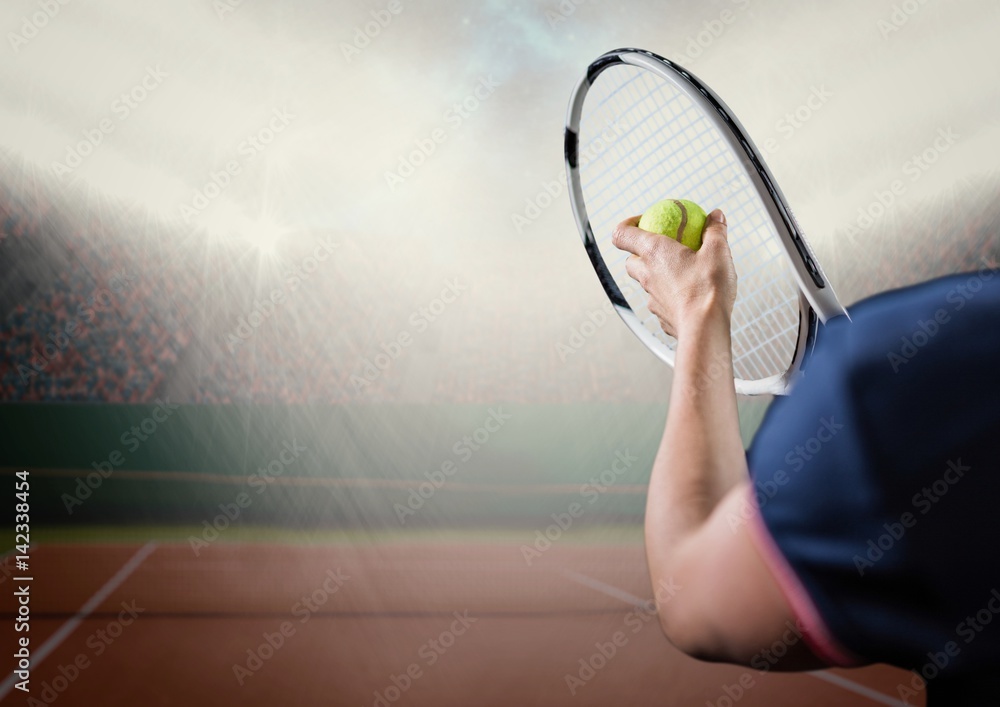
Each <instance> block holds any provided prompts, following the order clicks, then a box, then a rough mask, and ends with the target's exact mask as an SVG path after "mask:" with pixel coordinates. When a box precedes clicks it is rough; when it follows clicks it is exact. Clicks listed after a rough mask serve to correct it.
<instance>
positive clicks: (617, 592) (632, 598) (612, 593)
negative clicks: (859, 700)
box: [561, 570, 910, 707]
mask: <svg viewBox="0 0 1000 707" xmlns="http://www.w3.org/2000/svg"><path fill="white" fill-rule="evenodd" d="M561 574H562V575H563V576H565V577H567V578H569V579H572V580H573V581H574V582H576V583H577V584H582V585H584V586H585V587H590V588H591V589H593V590H595V591H598V592H601V593H602V594H607V595H608V596H609V597H614V598H615V599H621V600H622V601H624V602H625V603H627V604H632V605H633V606H636V607H648V606H649V603H650V601H652V600H650V599H642V598H640V597H637V596H636V595H634V594H630V593H629V592H626V591H625V590H624V589H619V588H618V587H614V586H612V585H610V584H606V583H605V582H602V581H601V580H599V579H594V578H593V577H588V576H587V575H585V574H580V573H579V572H574V571H573V570H562V571H561ZM806 675H809V676H811V677H814V678H816V679H817V680H823V681H824V682H828V683H831V684H833V685H836V686H837V687H841V688H843V689H845V690H848V691H849V692H853V693H855V694H857V695H861V696H863V697H867V698H868V699H870V700H874V701H875V702H881V703H882V704H884V705H893V707H910V706H909V705H907V703H905V702H900V701H899V700H897V699H893V698H892V697H889V696H888V695H886V694H883V693H881V692H879V691H878V690H873V689H871V688H870V687H867V686H865V685H862V684H860V683H857V682H854V681H853V680H848V679H847V678H844V677H841V676H840V675H834V674H833V673H829V672H819V671H814V672H809V673H806Z"/></svg>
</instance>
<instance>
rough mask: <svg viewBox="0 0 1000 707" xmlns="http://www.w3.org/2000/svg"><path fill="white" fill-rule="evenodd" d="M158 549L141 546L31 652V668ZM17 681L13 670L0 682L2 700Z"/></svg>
mask: <svg viewBox="0 0 1000 707" xmlns="http://www.w3.org/2000/svg"><path fill="white" fill-rule="evenodd" d="M155 549H156V543H155V542H153V541H150V542H148V543H146V544H145V545H143V546H142V547H141V548H139V549H138V550H137V551H136V553H135V554H134V555H132V557H131V558H129V561H128V562H126V563H125V564H124V565H122V567H121V569H119V570H118V571H117V572H115V573H114V575H112V577H111V579H109V580H108V581H107V582H105V583H104V586H103V587H101V588H100V589H98V590H97V593H96V594H94V596H92V597H90V599H88V600H87V603H86V604H84V605H83V606H81V607H80V610H79V611H77V612H76V615H75V616H73V618H71V619H70V620H69V621H67V622H66V623H64V624H63V625H62V626H60V627H59V630H58V631H56V632H55V633H53V634H52V635H51V636H49V640H47V641H46V642H45V643H43V644H42V647H41V648H39V649H38V650H37V651H34V652H33V653H32V654H31V669H32V670H34V669H36V668H37V667H38V665H39V663H41V662H42V661H43V660H45V659H46V658H47V657H48V656H49V654H50V653H52V651H54V650H55V649H56V648H58V647H59V644H60V643H62V642H63V641H64V640H66V637H67V636H69V635H70V634H71V633H73V631H74V630H75V629H76V627H77V626H79V625H80V624H81V623H83V620H84V619H86V618H87V617H88V616H89V615H90V613H91V612H92V611H93V610H94V609H96V608H97V607H98V606H100V604H101V602H102V601H104V600H105V599H107V598H108V595H109V594H111V592H113V591H114V590H115V589H117V588H118V587H119V586H120V585H121V583H122V582H124V581H125V580H126V579H128V576H129V575H130V574H132V573H133V572H134V571H135V569H136V568H137V567H138V566H139V565H141V564H142V562H143V560H145V559H146V558H147V557H149V555H150V554H151V553H152V552H153V550H155ZM15 682H17V678H16V676H15V675H14V673H13V672H11V674H10V675H8V676H7V679H6V680H4V681H3V682H2V683H0V700H2V699H3V698H4V697H6V696H7V693H9V692H10V691H11V690H12V689H13V688H14V683H15Z"/></svg>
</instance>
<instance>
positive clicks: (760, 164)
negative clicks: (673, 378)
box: [564, 49, 846, 395]
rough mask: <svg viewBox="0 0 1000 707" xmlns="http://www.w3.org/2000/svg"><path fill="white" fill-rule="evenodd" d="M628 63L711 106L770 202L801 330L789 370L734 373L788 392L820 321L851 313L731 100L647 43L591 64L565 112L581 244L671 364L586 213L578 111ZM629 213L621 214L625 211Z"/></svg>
mask: <svg viewBox="0 0 1000 707" xmlns="http://www.w3.org/2000/svg"><path fill="white" fill-rule="evenodd" d="M620 64H629V65H631V66H635V67H638V68H641V69H645V70H647V71H651V72H652V73H654V74H656V75H657V76H659V77H660V78H662V79H663V80H665V81H667V82H669V83H670V84H672V85H673V86H674V87H675V88H677V90H679V91H681V92H682V93H684V95H686V96H687V97H688V98H689V99H690V100H691V101H692V102H693V103H694V104H695V105H696V106H698V107H699V108H701V110H703V111H704V112H705V115H706V116H707V117H708V118H709V119H710V120H712V121H713V123H714V124H715V126H716V127H717V128H718V129H719V132H720V133H721V135H722V136H723V138H724V139H725V140H726V142H727V143H728V144H729V147H730V148H731V149H732V150H733V153H734V154H735V155H737V156H738V157H739V158H740V160H741V162H742V163H743V167H744V168H745V169H746V172H747V174H748V175H749V177H750V180H751V183H752V184H753V186H754V188H755V189H756V190H757V193H758V195H759V196H760V198H761V201H762V202H763V203H764V205H765V206H766V208H767V212H768V215H769V216H770V217H771V220H772V221H773V222H774V224H775V226H776V231H777V233H778V236H779V240H780V242H781V245H782V247H783V248H784V251H785V253H786V255H787V256H788V258H789V260H790V262H791V263H792V266H793V268H792V269H793V272H794V274H795V279H796V282H797V284H798V288H799V334H798V338H797V341H796V345H795V352H794V354H793V356H792V360H791V362H790V364H789V367H788V369H787V370H786V371H785V372H784V373H780V374H776V375H773V376H769V377H767V378H761V379H758V380H744V379H742V378H735V379H734V382H735V385H736V392H737V393H739V394H741V395H762V394H774V395H784V394H786V393H787V392H788V390H789V387H790V385H791V382H792V378H793V377H794V375H795V374H796V372H797V371H798V370H799V369H800V368H801V367H802V363H803V359H804V358H805V353H806V351H807V350H809V349H811V348H812V347H813V346H814V345H815V337H816V332H817V330H818V323H819V322H822V323H824V324H825V323H826V321H827V320H828V319H830V318H831V317H835V316H838V315H841V314H846V311H845V310H844V307H843V305H841V303H840V300H838V299H837V294H836V293H835V292H834V291H833V287H832V285H831V284H830V281H829V280H828V279H827V277H826V275H825V274H824V273H823V270H822V268H821V267H820V264H819V261H817V260H816V257H815V256H814V255H813V254H812V251H811V249H810V248H809V245H808V243H807V242H806V240H805V237H804V236H803V234H802V230H801V229H800V228H799V226H798V223H797V222H796V221H795V217H794V216H793V215H792V211H791V209H790V208H789V207H788V203H787V201H786V200H785V197H784V194H782V192H781V189H780V188H779V187H778V184H777V182H776V181H775V180H774V177H773V176H772V174H771V171H770V170H769V169H768V168H767V165H766V164H765V163H764V158H763V157H762V156H761V154H760V151H759V150H758V149H757V147H756V145H754V143H753V141H752V140H751V139H750V137H749V136H748V135H747V132H746V130H745V129H744V128H743V125H742V124H741V123H740V122H739V120H738V119H737V118H736V116H735V114H734V113H733V112H732V110H730V108H729V107H728V106H727V105H726V104H725V103H724V102H723V101H722V99H721V98H719V97H718V96H717V95H716V94H715V92H713V91H712V89H710V88H709V87H708V86H706V85H705V84H704V83H703V82H702V81H700V80H699V79H698V78H697V77H696V76H694V75H693V74H692V73H691V72H689V71H687V70H686V69H684V68H683V67H681V66H679V65H677V64H675V63H673V62H671V61H670V60H668V59H665V58H663V57H661V56H659V55H657V54H653V53H652V52H648V51H645V50H643V49H616V50H614V51H610V52H607V53H606V54H602V55H601V56H600V57H598V58H597V59H596V60H595V61H594V62H593V63H592V64H591V65H590V66H589V67H588V68H587V73H586V75H584V77H583V78H582V79H580V81H579V82H578V83H577V85H576V87H575V88H574V89H573V94H572V96H571V98H570V102H569V109H568V111H567V115H566V130H565V133H564V145H565V156H566V176H567V181H568V184H569V194H570V203H571V204H572V207H573V216H574V218H575V219H576V224H577V228H578V229H579V231H580V237H581V238H582V239H583V245H584V247H585V248H586V250H587V254H588V255H589V256H590V261H591V264H592V265H593V266H594V270H595V271H596V273H597V277H598V279H599V280H600V282H601V285H602V286H603V287H604V291H605V292H606V293H607V295H608V297H609V298H610V299H611V302H612V304H613V305H614V307H615V310H616V311H617V312H618V314H619V316H620V317H621V318H622V320H623V321H624V322H625V324H627V325H628V327H629V328H630V329H631V330H632V332H633V333H634V334H635V335H636V336H637V337H639V340H640V341H642V343H644V344H645V345H646V347H647V348H649V349H650V351H652V352H653V353H654V354H656V356H658V357H659V358H660V359H661V360H663V361H664V362H665V363H667V364H668V365H670V366H671V367H673V365H674V350H673V349H672V348H670V347H669V346H667V345H666V344H665V343H664V342H662V341H660V340H659V339H657V338H656V337H655V336H654V335H653V334H652V332H650V331H649V330H648V329H647V328H646V327H645V326H644V325H643V323H642V322H641V321H640V319H639V317H638V316H637V315H636V314H635V312H634V311H633V310H632V307H631V306H630V305H629V304H628V302H627V301H626V299H625V297H624V295H623V294H622V292H621V290H620V289H619V287H618V284H617V283H616V282H615V280H614V277H613V276H612V275H611V272H610V271H609V270H608V267H607V264H606V263H605V262H604V257H603V256H602V255H601V251H600V249H599V248H598V245H597V241H596V239H595V238H594V232H593V229H592V228H591V225H590V219H589V217H588V215H587V207H586V204H585V203H584V200H583V187H582V185H581V182H580V169H579V149H578V148H579V134H580V117H581V115H582V114H583V103H584V99H585V98H586V97H587V91H588V90H589V89H590V87H591V86H592V85H593V83H594V81H595V80H596V79H597V77H598V76H599V75H600V74H601V72H603V71H604V70H605V69H607V68H609V67H611V66H615V65H620ZM626 216H628V214H622V218H624V217H626Z"/></svg>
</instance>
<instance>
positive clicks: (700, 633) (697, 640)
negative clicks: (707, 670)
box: [657, 604, 720, 662]
mask: <svg viewBox="0 0 1000 707" xmlns="http://www.w3.org/2000/svg"><path fill="white" fill-rule="evenodd" d="M657 615H658V618H659V622H660V630H661V631H663V635H664V636H666V638H667V640H668V641H670V643H671V645H673V647H674V648H676V649H677V650H679V651H680V652H681V653H684V654H685V655H687V656H690V657H691V658H695V659H696V660H702V661H708V662H717V661H718V660H720V656H719V655H718V654H717V653H716V652H715V651H713V650H712V649H711V647H710V645H709V641H707V640H706V637H705V635H704V633H705V629H704V626H699V625H698V624H697V622H695V621H692V620H691V619H690V617H688V616H685V615H684V614H683V611H682V610H681V609H679V608H678V607H676V606H674V607H671V606H669V605H666V604H665V605H662V606H658V607H657Z"/></svg>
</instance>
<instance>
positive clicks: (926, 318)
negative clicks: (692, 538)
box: [748, 274, 1000, 672]
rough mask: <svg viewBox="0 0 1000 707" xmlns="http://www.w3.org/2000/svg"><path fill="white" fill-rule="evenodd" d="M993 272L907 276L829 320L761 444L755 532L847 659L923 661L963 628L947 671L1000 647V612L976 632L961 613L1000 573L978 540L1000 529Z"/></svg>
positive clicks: (820, 631)
mask: <svg viewBox="0 0 1000 707" xmlns="http://www.w3.org/2000/svg"><path fill="white" fill-rule="evenodd" d="M976 277H979V278H980V281H979V283H978V284H979V287H978V289H977V290H976V295H977V296H976V297H975V298H974V299H965V300H964V303H963V304H962V305H961V306H960V307H959V306H958V305H957V304H956V303H957V302H958V301H959V299H958V296H954V297H953V296H952V295H953V293H955V292H957V291H958V290H957V289H956V288H957V287H959V286H961V285H962V284H963V283H966V281H968V280H970V278H972V279H973V281H974V278H976ZM986 279H988V280H992V282H990V283H987V282H985V281H984V280H983V278H982V277H981V275H980V276H977V275H974V274H973V275H964V276H958V277H955V278H946V279H942V280H938V281H934V282H932V283H928V284H926V285H923V286H918V287H916V288H909V289H907V290H900V291H895V292H893V293H888V294H886V295H881V296H879V297H876V298H873V299H871V300H868V301H866V302H864V303H861V304H860V305H858V306H857V307H856V308H852V311H851V314H852V318H853V321H849V320H848V319H847V318H846V317H841V318H838V319H837V320H834V321H832V322H831V323H829V324H828V325H827V326H826V327H825V328H824V330H823V331H821V332H820V337H821V339H820V345H819V346H817V349H816V351H815V353H814V355H813V356H812V359H811V360H810V361H809V362H808V366H809V367H808V369H807V370H806V372H805V373H804V374H803V375H802V376H801V377H800V379H799V380H798V381H797V384H796V386H795V388H794V390H793V392H792V394H791V395H789V396H787V397H785V398H781V399H777V400H776V401H775V402H774V403H773V404H772V406H771V408H770V409H769V411H768V414H767V416H766V417H765V420H764V422H763V424H762V425H761V428H760V430H759V431H758V434H757V437H756V439H755V441H754V444H753V447H752V448H751V450H750V452H749V457H748V458H749V466H750V471H751V478H752V482H753V484H752V490H751V494H752V496H753V498H752V499H748V501H749V502H750V503H751V508H752V509H753V512H752V513H751V516H750V520H749V521H748V522H749V523H750V524H751V534H752V537H753V539H754V543H755V546H756V548H757V550H758V551H759V553H760V554H761V556H762V557H763V558H764V561H765V562H766V563H767V565H768V567H769V568H770V569H771V571H772V574H773V575H774V577H775V578H776V580H777V581H778V583H779V585H780V586H781V589H782V591H783V593H784V594H785V596H786V598H787V600H788V602H789V604H790V606H791V607H792V609H793V611H794V612H795V615H796V618H797V619H798V620H799V622H800V624H801V625H802V626H803V627H804V637H805V639H806V641H807V642H808V643H809V645H810V647H811V648H812V650H813V651H814V652H815V653H816V654H817V655H818V656H819V657H821V658H823V659H824V660H826V661H828V662H829V663H831V664H833V665H841V666H849V665H855V664H858V663H859V662H869V661H878V662H889V663H893V664H896V665H902V666H911V667H919V666H920V665H922V664H923V663H924V662H926V661H927V653H928V652H940V651H943V650H945V649H946V647H948V646H951V644H954V647H955V649H956V650H957V653H956V655H954V656H950V657H949V661H948V662H949V665H948V666H947V667H946V668H945V669H944V670H943V671H942V672H948V671H953V670H962V669H965V668H966V667H968V666H978V665H980V664H988V663H989V661H991V660H992V661H996V660H997V658H1000V626H997V627H995V628H996V630H995V631H994V632H993V634H995V635H993V636H992V638H990V639H983V638H980V637H979V636H980V633H979V632H976V633H973V634H972V636H973V637H974V638H975V639H976V640H975V642H973V641H972V640H969V641H967V642H966V641H965V639H966V638H967V633H966V628H967V627H966V626H965V625H964V624H963V623H962V622H963V621H965V619H966V618H967V617H970V616H975V615H976V613H977V611H979V610H981V609H983V607H987V606H989V602H990V600H991V597H992V594H991V592H992V591H994V590H995V588H997V587H1000V570H998V569H997V565H998V563H996V562H995V561H992V560H990V561H984V558H983V557H982V555H981V552H980V551H979V549H978V547H977V541H976V538H980V539H983V538H984V533H986V534H989V536H991V537H992V538H994V539H995V538H996V537H997V535H998V533H1000V521H998V520H997V513H996V510H995V508H996V505H997V503H1000V474H998V473H997V467H998V460H1000V414H998V410H1000V403H997V400H998V395H1000V375H998V373H997V366H996V362H997V360H998V354H1000V333H998V331H1000V328H998V327H997V326H996V321H997V316H998V315H1000V277H992V278H986ZM950 297H951V300H949V298H950ZM919 332H923V334H919ZM979 542H982V540H980V541H979ZM998 596H1000V595H998ZM998 607H1000V604H998ZM997 623H998V624H1000V616H998V617H997ZM953 652H954V651H953ZM993 664H994V665H995V662H994V663H993Z"/></svg>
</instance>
